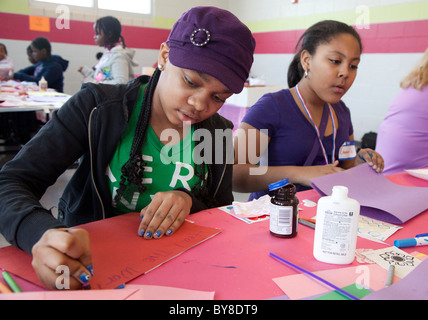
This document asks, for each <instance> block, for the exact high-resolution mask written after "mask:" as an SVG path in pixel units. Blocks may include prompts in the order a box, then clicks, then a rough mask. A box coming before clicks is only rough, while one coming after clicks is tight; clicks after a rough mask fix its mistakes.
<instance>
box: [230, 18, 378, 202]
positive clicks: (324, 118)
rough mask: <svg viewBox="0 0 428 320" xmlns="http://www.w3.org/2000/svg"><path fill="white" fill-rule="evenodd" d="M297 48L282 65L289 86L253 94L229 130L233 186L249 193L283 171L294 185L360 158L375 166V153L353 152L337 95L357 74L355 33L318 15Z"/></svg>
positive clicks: (262, 189) (256, 193) (347, 118)
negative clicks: (232, 136)
mask: <svg viewBox="0 0 428 320" xmlns="http://www.w3.org/2000/svg"><path fill="white" fill-rule="evenodd" d="M297 48H298V52H297V54H296V55H295V56H294V59H293V60H292V62H291V63H290V66H289V69H288V86H289V88H290V89H286V90H281V91H278V92H275V93H269V94H265V95H264V96H263V97H262V98H260V99H259V101H258V102H256V104H255V105H254V106H252V107H251V108H250V109H249V110H248V112H247V114H246V115H245V116H244V118H243V120H242V122H241V125H240V128H239V129H238V130H237V134H236V136H235V142H234V148H235V165H234V168H233V188H234V191H237V192H253V193H252V194H251V196H250V200H251V199H256V198H259V197H261V196H263V195H265V194H267V193H268V191H267V190H268V186H269V184H271V183H273V182H276V181H279V180H282V179H284V178H289V180H290V182H291V183H293V184H296V189H297V190H298V191H300V190H305V189H309V188H310V182H311V179H313V178H316V177H319V176H323V175H327V174H331V173H335V172H339V171H341V170H344V169H348V168H351V167H354V166H355V165H358V164H361V163H364V162H366V161H367V163H369V164H370V165H371V166H372V167H373V169H374V170H376V171H378V172H381V171H382V169H383V159H382V157H381V156H380V155H379V154H378V153H377V152H375V151H373V150H371V149H362V150H360V151H359V152H358V156H357V154H356V150H355V146H354V136H353V126H352V122H351V115H350V111H349V109H348V108H347V107H346V105H345V104H344V103H343V101H342V100H341V99H342V97H343V95H344V94H345V93H346V92H347V91H348V89H349V88H350V87H351V86H352V84H353V82H354V80H355V77H356V76H357V68H358V64H359V62H360V55H361V51H362V46H361V40H360V36H359V35H358V33H357V32H356V31H355V30H354V29H353V28H352V27H351V26H348V25H346V24H344V23H342V22H338V21H330V20H328V21H321V22H318V23H316V24H315V25H313V26H312V27H310V28H309V29H308V30H306V31H305V33H304V34H303V35H302V36H301V38H300V39H299V42H298V46H297ZM265 130H266V131H265ZM263 131H264V132H263ZM252 150H255V151H256V152H259V154H254V152H252ZM351 151H352V152H351ZM258 162H259V163H260V165H258Z"/></svg>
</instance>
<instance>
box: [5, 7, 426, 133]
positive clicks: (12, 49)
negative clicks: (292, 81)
mask: <svg viewBox="0 0 428 320" xmlns="http://www.w3.org/2000/svg"><path fill="white" fill-rule="evenodd" d="M418 1H420V0H388V1H386V0H370V1H369V0H365V1H364V0H346V1H344V0H323V1H320V0H300V1H299V3H298V5H292V4H291V2H290V1H289V0H263V1H260V0H199V1H197V0H180V1H171V0H154V8H153V10H154V16H155V17H158V18H159V17H160V18H164V19H173V20H176V19H177V18H178V17H179V16H180V15H181V13H182V12H184V11H185V10H187V9H189V8H191V7H193V6H196V5H215V6H218V7H222V8H225V9H229V10H230V11H232V12H233V13H234V14H235V15H237V16H238V18H240V19H241V20H242V21H244V22H245V23H251V22H254V21H261V20H274V19H277V18H284V17H296V16H302V19H303V20H304V19H305V16H307V15H315V14H319V13H324V12H334V11H341V10H353V9H354V8H356V7H357V6H358V5H362V4H367V5H370V6H371V7H376V6H382V5H392V4H400V3H407V2H418ZM53 12H55V11H53ZM73 17H74V18H77V17H78V18H79V19H82V20H87V19H88V17H90V18H91V19H95V16H89V15H79V13H78V12H72V18H73ZM128 20H129V21H130V22H132V23H133V24H135V23H137V21H136V20H135V19H134V20H132V21H131V20H130V19H128ZM128 20H126V21H128ZM87 21H88V20H87ZM140 22H141V21H140ZM142 24H143V25H145V26H150V25H152V24H153V21H144V23H142ZM88 32H92V30H88ZM0 42H3V43H5V44H6V46H7V48H8V50H9V56H10V57H12V58H13V60H14V63H15V69H16V70H18V69H21V68H24V67H26V66H28V65H29V63H28V60H27V56H26V47H27V46H28V44H29V43H30V41H15V40H7V39H0ZM100 49H101V48H100V47H97V46H96V45H95V44H94V45H71V44H63V43H52V52H53V53H54V54H59V55H61V56H62V57H63V58H65V59H67V60H69V61H70V64H69V67H68V70H67V71H66V72H65V92H67V93H70V94H73V93H75V92H77V91H78V90H79V88H80V86H81V76H80V74H79V73H78V72H77V71H76V70H77V68H78V67H80V66H81V65H84V64H86V65H88V66H92V65H94V64H95V63H96V60H95V54H96V53H97V52H98V51H100ZM157 52H158V51H157V50H142V49H136V55H135V61H136V62H137V63H138V64H139V66H138V67H135V68H134V72H135V73H136V74H138V73H140V72H141V68H142V67H144V66H152V65H153V64H154V63H155V61H156V59H157ZM421 55H422V53H421V54H363V56H362V60H361V63H360V66H359V70H358V76H357V78H356V80H355V83H354V85H353V87H352V88H351V89H350V91H349V92H348V93H347V94H346V95H345V96H344V101H345V103H346V104H347V105H348V107H349V108H350V109H351V114H352V119H353V123H354V131H355V138H356V139H357V140H360V139H361V137H362V135H363V134H364V133H366V132H368V131H377V130H378V128H379V125H380V123H381V122H382V120H383V118H384V116H385V115H386V113H387V110H388V106H389V103H390V101H391V100H392V99H393V98H394V96H395V95H396V94H397V93H398V91H399V82H400V80H401V79H402V77H403V76H404V75H405V74H406V73H407V72H408V71H409V70H410V69H411V68H412V67H413V65H414V64H415V63H416V62H417V60H418V59H419V57H420V56H421ZM291 57H292V55H291V54H256V55H255V62H254V65H253V68H252V70H251V75H253V76H260V77H263V78H264V79H265V80H266V82H267V84H269V85H284V84H286V83H287V82H286V73H287V69H288V64H289V62H290V60H291Z"/></svg>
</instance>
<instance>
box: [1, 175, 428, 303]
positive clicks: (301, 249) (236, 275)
mask: <svg viewBox="0 0 428 320" xmlns="http://www.w3.org/2000/svg"><path fill="white" fill-rule="evenodd" d="M388 178H389V179H390V180H391V181H393V182H395V183H398V184H402V185H409V186H421V187H428V181H425V180H422V179H419V178H415V177H412V176H410V175H409V174H407V173H400V174H395V175H391V176H389V177H388ZM297 197H298V198H299V200H300V205H299V207H300V208H301V209H303V210H301V211H300V212H299V215H300V216H301V217H307V218H311V217H313V216H315V214H316V208H315V207H312V208H310V207H306V206H304V205H303V200H304V199H309V200H312V201H317V200H318V199H319V197H320V196H319V195H318V193H317V192H315V191H314V190H309V191H304V192H300V193H298V194H297ZM403 201H405V199H403ZM188 219H189V220H191V221H194V222H195V223H198V224H199V225H202V226H207V227H213V228H219V229H221V230H222V232H221V233H220V234H218V235H216V236H214V237H213V238H211V239H209V240H207V241H205V242H203V243H202V244H200V245H197V246H195V247H193V248H191V249H189V250H188V251H186V252H184V253H183V254H181V255H179V256H177V257H175V258H174V259H172V260H170V261H168V262H167V263H165V264H163V265H162V266H160V267H158V268H156V269H154V270H152V271H150V272H149V273H147V274H145V275H142V276H140V277H138V278H136V279H134V280H132V281H130V282H129V284H145V285H158V286H167V287H177V288H182V289H190V290H200V291H214V292H215V295H214V299H217V300H260V299H270V298H276V297H279V296H283V295H284V293H283V292H282V290H281V289H280V288H279V287H278V286H277V285H276V284H275V282H274V281H273V280H272V279H274V278H277V277H282V276H286V275H293V274H296V273H297V272H296V271H295V270H293V269H291V268H289V267H287V266H285V265H284V264H282V263H279V262H278V261H276V260H274V259H273V258H271V257H269V253H270V252H272V253H274V254H276V255H278V256H280V257H282V258H284V259H286V260H288V261H290V262H292V263H294V264H296V265H298V266H300V267H302V268H304V269H306V270H308V271H311V272H315V271H321V270H328V269H337V268H346V267H349V266H358V265H360V264H359V263H358V262H357V261H356V260H355V261H354V262H353V263H352V264H350V265H342V266H341V265H334V264H327V263H322V262H319V261H317V260H316V259H315V258H314V257H313V255H312V249H313V239H314V230H313V229H311V228H309V227H306V226H303V225H299V229H298V234H297V236H296V237H295V238H293V239H281V238H276V237H274V236H272V235H271V234H270V233H269V220H265V221H260V222H256V223H253V224H247V223H245V222H243V221H240V220H239V219H237V218H235V217H233V216H231V215H229V214H228V213H226V212H224V211H222V210H220V209H217V208H216V209H209V210H205V211H201V212H198V213H196V214H193V215H190V216H189V218H188ZM401 226H402V227H403V228H402V229H400V230H399V231H397V232H396V233H394V234H393V235H392V236H391V237H390V238H388V239H387V240H386V241H385V242H386V243H388V245H390V246H392V245H393V242H394V240H396V239H403V238H410V237H414V236H415V235H416V234H419V233H427V232H428V210H426V211H424V212H423V213H421V214H419V215H418V216H416V217H415V218H413V219H411V220H409V221H407V222H406V223H405V224H402V225H401ZM151 241H156V240H151ZM385 247H386V246H385V245H383V244H380V243H376V242H373V241H369V240H366V239H363V238H360V237H358V240H357V248H364V249H381V248H385ZM402 250H404V251H406V252H408V253H411V252H414V251H415V250H417V251H418V252H420V253H424V254H427V255H428V246H423V247H412V248H403V249H402ZM16 280H17V282H18V285H20V286H21V288H23V289H25V290H24V291H31V290H33V291H37V290H42V289H41V288H38V287H37V286H35V285H34V284H31V283H28V282H26V281H25V280H22V279H16ZM0 281H1V280H0Z"/></svg>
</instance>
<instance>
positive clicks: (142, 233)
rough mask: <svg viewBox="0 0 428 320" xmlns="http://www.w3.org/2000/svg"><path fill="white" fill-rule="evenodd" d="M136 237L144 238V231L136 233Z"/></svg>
mask: <svg viewBox="0 0 428 320" xmlns="http://www.w3.org/2000/svg"><path fill="white" fill-rule="evenodd" d="M138 235H139V236H140V237H142V236H144V230H142V229H141V230H140V232H138Z"/></svg>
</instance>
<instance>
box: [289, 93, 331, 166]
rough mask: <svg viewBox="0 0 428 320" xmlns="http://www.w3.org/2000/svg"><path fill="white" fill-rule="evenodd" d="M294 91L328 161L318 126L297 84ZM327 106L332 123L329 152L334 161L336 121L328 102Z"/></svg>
mask: <svg viewBox="0 0 428 320" xmlns="http://www.w3.org/2000/svg"><path fill="white" fill-rule="evenodd" d="M296 92H297V95H298V97H299V99H300V101H301V102H302V105H303V108H304V109H305V111H306V114H307V115H308V117H309V119H310V120H311V122H312V126H313V127H314V129H315V132H316V133H317V136H318V141H319V142H320V145H321V148H322V153H323V155H324V159H325V162H326V163H328V157H327V152H326V151H325V148H324V145H323V143H322V141H321V137H320V132H319V130H318V127H317V126H316V124H315V122H314V120H313V118H312V115H311V112H310V111H309V109H308V107H306V104H305V101H304V100H303V97H302V95H301V94H300V91H299V87H298V86H297V85H296ZM328 107H329V111H330V118H331V122H332V123H333V150H332V154H331V163H334V153H335V152H336V134H337V132H336V123H335V122H334V117H333V111H332V107H331V104H330V103H329V104H328Z"/></svg>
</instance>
